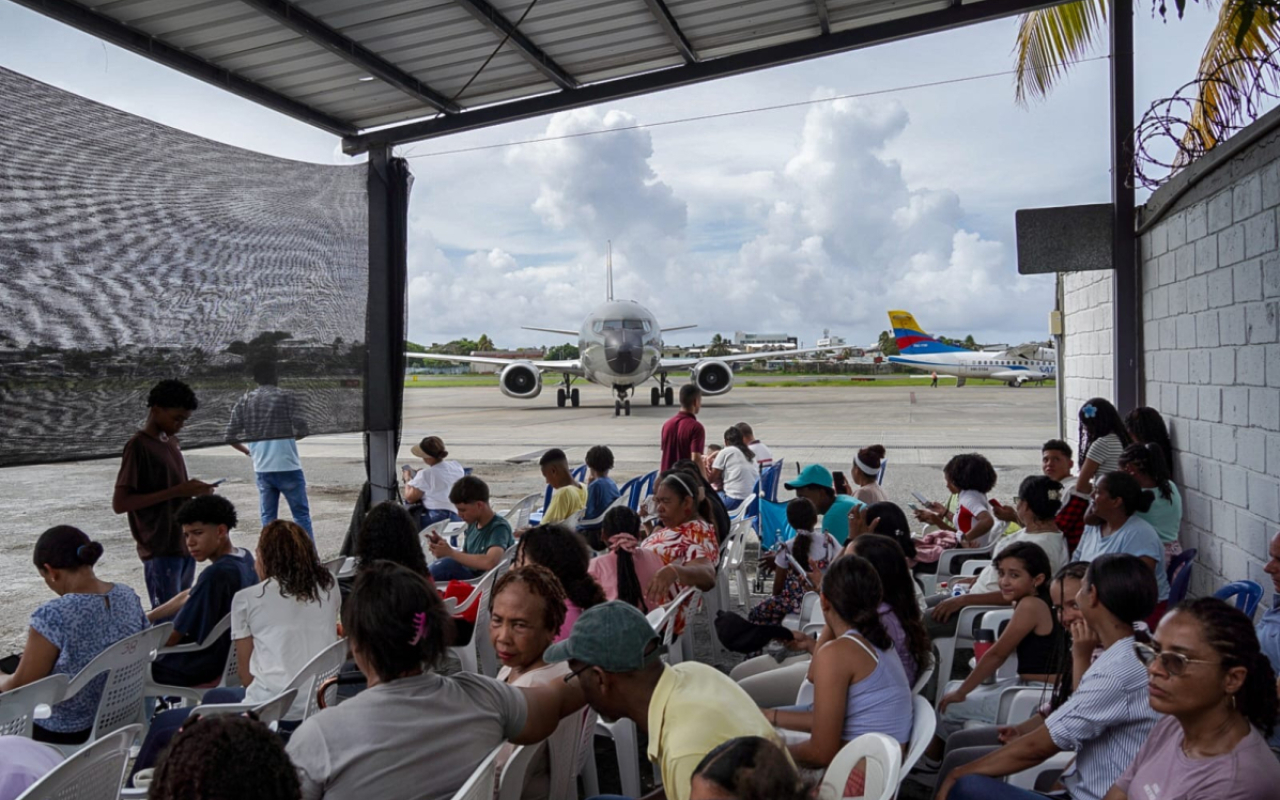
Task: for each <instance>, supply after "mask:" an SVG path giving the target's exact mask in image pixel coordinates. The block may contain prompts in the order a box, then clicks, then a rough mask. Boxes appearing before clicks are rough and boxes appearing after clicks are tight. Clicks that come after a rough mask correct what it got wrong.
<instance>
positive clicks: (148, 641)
mask: <svg viewBox="0 0 1280 800" xmlns="http://www.w3.org/2000/svg"><path fill="white" fill-rule="evenodd" d="M172 632H173V625H172V624H171V623H167V622H166V623H164V624H163V625H156V626H155V627H153V628H147V629H146V630H144V631H140V632H138V633H135V634H134V635H132V636H126V637H125V638H123V639H121V640H120V641H118V642H116V643H115V644H113V645H111V646H110V647H108V648H107V649H106V650H103V651H102V652H101V653H99V654H98V655H97V656H96V657H94V659H93V660H92V661H90V662H89V663H88V664H86V665H85V667H84V669H82V670H80V672H79V674H77V675H76V676H75V677H74V678H72V679H71V681H70V682H69V683H68V684H67V691H66V694H64V695H63V699H66V698H69V697H71V696H73V695H75V694H78V693H79V692H80V691H81V690H83V689H84V688H85V687H86V686H88V685H90V684H92V683H94V682H95V681H96V679H97V677H98V676H99V675H102V674H103V673H106V681H105V682H104V683H103V684H102V695H101V696H100V698H99V700H98V713H97V714H96V715H95V716H94V720H93V731H92V733H90V734H89V741H91V742H92V741H94V740H95V739H98V738H100V737H102V736H105V735H107V734H108V733H111V732H112V731H117V730H120V729H121V728H124V727H126V726H128V725H134V724H143V723H145V722H146V718H147V717H146V711H147V709H146V700H145V697H144V687H145V686H146V682H147V677H148V676H149V674H150V672H151V659H153V658H154V657H155V652H156V650H158V649H160V646H161V645H162V644H164V642H165V640H167V639H168V638H169V635H170V634H171V633H172ZM64 752H65V751H64Z"/></svg>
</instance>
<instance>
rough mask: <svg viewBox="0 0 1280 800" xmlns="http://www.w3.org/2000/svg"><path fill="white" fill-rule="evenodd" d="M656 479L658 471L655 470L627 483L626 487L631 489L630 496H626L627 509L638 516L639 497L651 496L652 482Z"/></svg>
mask: <svg viewBox="0 0 1280 800" xmlns="http://www.w3.org/2000/svg"><path fill="white" fill-rule="evenodd" d="M657 479H658V471H657V470H656V469H655V470H654V471H653V472H650V473H649V474H648V475H641V476H640V477H639V478H635V479H633V480H630V481H627V485H628V486H630V487H631V494H629V495H627V507H628V508H630V509H631V510H632V511H634V512H636V513H637V514H639V513H640V497H641V496H642V495H644V494H653V482H654V481H656V480H657Z"/></svg>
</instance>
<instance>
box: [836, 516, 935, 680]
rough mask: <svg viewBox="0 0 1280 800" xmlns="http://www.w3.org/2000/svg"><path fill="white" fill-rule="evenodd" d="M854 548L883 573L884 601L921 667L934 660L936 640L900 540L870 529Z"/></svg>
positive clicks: (860, 537)
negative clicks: (931, 631) (918, 595)
mask: <svg viewBox="0 0 1280 800" xmlns="http://www.w3.org/2000/svg"><path fill="white" fill-rule="evenodd" d="M853 552H854V553H855V554H856V555H859V556H862V557H863V558H865V559H866V560H867V561H869V562H871V566H873V567H875V570H876V572H877V573H878V574H879V575H880V584H881V587H882V589H883V591H884V602H886V603H888V604H889V608H891V609H893V615H894V616H895V617H897V618H898V623H899V624H900V625H902V632H903V633H905V634H906V638H907V650H908V651H909V652H910V653H911V657H912V658H913V659H915V662H916V668H917V669H918V670H920V671H923V670H924V669H926V668H927V667H928V666H929V664H931V663H933V643H932V642H931V641H930V639H929V629H928V628H926V627H925V624H924V615H923V614H922V613H921V612H920V604H919V603H918V602H916V579H915V578H913V577H912V576H911V570H910V568H908V567H907V556H906V554H905V553H903V552H902V546H901V545H899V544H898V542H897V540H896V539H894V538H892V537H890V536H884V535H882V534H879V533H866V534H863V535H862V536H859V537H858V538H857V539H854V540H853Z"/></svg>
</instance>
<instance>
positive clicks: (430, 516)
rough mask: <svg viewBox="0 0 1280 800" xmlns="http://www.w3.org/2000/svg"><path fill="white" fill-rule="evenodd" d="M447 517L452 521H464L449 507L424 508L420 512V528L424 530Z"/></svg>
mask: <svg viewBox="0 0 1280 800" xmlns="http://www.w3.org/2000/svg"><path fill="white" fill-rule="evenodd" d="M446 519H447V520H449V521H450V522H461V521H462V517H460V516H458V515H457V514H455V513H454V512H452V511H449V510H448V509H445V508H424V509H422V511H421V513H419V514H418V530H423V529H424V528H427V527H429V526H431V525H435V524H436V523H437V522H441V521H443V520H446Z"/></svg>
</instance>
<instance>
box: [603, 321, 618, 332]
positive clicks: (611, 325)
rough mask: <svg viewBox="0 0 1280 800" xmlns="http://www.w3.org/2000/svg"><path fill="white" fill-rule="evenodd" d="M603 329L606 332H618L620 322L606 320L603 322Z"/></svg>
mask: <svg viewBox="0 0 1280 800" xmlns="http://www.w3.org/2000/svg"><path fill="white" fill-rule="evenodd" d="M604 329H605V330H606V331H619V330H622V320H620V319H607V320H605V321H604Z"/></svg>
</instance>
